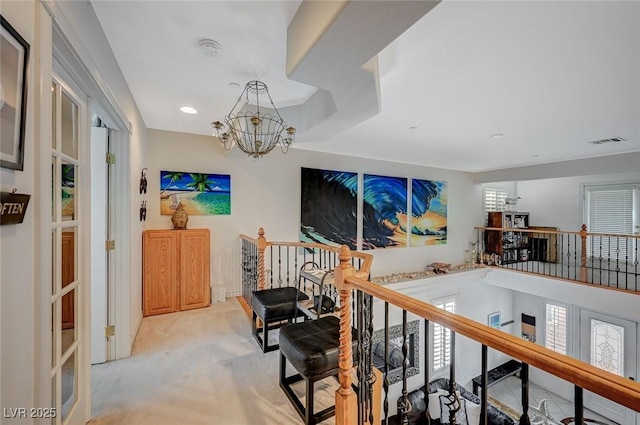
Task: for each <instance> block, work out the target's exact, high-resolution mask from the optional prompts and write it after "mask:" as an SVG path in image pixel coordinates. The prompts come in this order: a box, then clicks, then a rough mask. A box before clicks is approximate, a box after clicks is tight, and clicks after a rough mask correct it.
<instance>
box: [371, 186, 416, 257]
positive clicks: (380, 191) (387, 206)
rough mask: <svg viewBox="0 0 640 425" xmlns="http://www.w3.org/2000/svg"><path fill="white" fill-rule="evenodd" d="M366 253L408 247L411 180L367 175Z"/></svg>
mask: <svg viewBox="0 0 640 425" xmlns="http://www.w3.org/2000/svg"><path fill="white" fill-rule="evenodd" d="M363 186H364V189H363V195H362V201H363V208H362V214H363V218H362V249H376V248H404V247H406V246H407V179H406V178H403V177H385V176H375V175H371V174H365V175H364V179H363Z"/></svg>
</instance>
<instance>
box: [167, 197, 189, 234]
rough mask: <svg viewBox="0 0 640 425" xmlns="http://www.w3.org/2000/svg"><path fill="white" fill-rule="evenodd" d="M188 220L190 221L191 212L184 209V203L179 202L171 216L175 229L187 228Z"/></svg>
mask: <svg viewBox="0 0 640 425" xmlns="http://www.w3.org/2000/svg"><path fill="white" fill-rule="evenodd" d="M187 221H189V214H187V211H186V210H185V209H184V206H183V205H182V203H179V204H178V206H177V207H176V210H175V211H174V213H173V215H172V216H171V222H172V223H173V229H174V230H186V229H187Z"/></svg>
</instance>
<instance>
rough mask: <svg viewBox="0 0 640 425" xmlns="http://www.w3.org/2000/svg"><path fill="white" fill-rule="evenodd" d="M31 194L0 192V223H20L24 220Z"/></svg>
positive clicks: (14, 191)
mask: <svg viewBox="0 0 640 425" xmlns="http://www.w3.org/2000/svg"><path fill="white" fill-rule="evenodd" d="M30 198H31V195H25V194H24V193H16V189H13V191H12V192H0V224H18V223H22V221H23V220H24V215H25V213H26V212H27V206H28V205H29V199H30Z"/></svg>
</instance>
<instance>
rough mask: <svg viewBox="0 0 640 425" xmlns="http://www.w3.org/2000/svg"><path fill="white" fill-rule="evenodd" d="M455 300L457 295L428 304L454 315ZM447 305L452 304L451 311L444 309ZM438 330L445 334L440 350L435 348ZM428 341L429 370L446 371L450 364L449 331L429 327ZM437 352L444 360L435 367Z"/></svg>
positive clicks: (435, 325) (438, 326)
mask: <svg viewBox="0 0 640 425" xmlns="http://www.w3.org/2000/svg"><path fill="white" fill-rule="evenodd" d="M457 298H458V297H457V295H448V296H445V297H440V298H436V299H433V300H431V301H430V303H431V304H432V305H433V306H434V307H438V308H442V309H443V310H445V311H448V312H450V313H455V312H456V306H457V301H458V300H457ZM447 304H452V306H453V307H452V309H447V308H446V306H447ZM440 305H443V306H444V307H440ZM439 328H442V329H443V332H444V333H445V335H444V344H445V345H444V347H442V348H436V332H437V330H438V329H439ZM447 334H448V336H447ZM429 339H430V340H431V361H430V365H429V368H430V369H431V372H432V373H438V372H442V371H444V370H446V369H447V368H448V367H449V366H450V364H451V330H450V329H449V328H447V327H445V326H442V325H439V324H437V323H434V324H433V326H431V330H430V338H429ZM447 339H448V344H449V345H448V347H447ZM439 345H440V342H439V341H438V346H439ZM438 351H439V352H440V353H439V354H440V356H439V357H440V358H444V361H443V362H442V363H441V364H438V365H437V366H436V353H437V352H438ZM447 351H449V356H448V360H447Z"/></svg>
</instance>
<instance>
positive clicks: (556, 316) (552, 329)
mask: <svg viewBox="0 0 640 425" xmlns="http://www.w3.org/2000/svg"><path fill="white" fill-rule="evenodd" d="M567 329H568V327H567V307H566V306H563V305H557V304H551V303H547V304H546V321H545V346H546V347H547V348H548V349H549V350H552V351H555V352H556V353H560V354H565V355H566V354H567V337H568V331H567Z"/></svg>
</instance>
